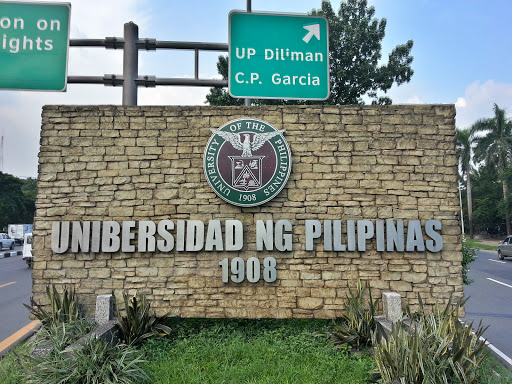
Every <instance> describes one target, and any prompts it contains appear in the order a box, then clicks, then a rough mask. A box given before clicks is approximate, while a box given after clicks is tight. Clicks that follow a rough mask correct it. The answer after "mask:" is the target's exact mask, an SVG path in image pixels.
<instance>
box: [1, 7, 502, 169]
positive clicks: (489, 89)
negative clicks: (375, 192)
mask: <svg viewBox="0 0 512 384" xmlns="http://www.w3.org/2000/svg"><path fill="white" fill-rule="evenodd" d="M32 1H33V2H38V1H37V0H32ZM0 2H1V0H0ZM70 3H71V31H70V38H71V39H74V38H88V39H102V38H105V37H106V36H116V37H122V35H123V25H124V23H127V22H129V21H133V22H134V23H136V24H137V25H138V26H139V37H140V38H153V39H157V40H171V41H201V42H215V43H227V42H228V14H229V12H230V11H231V10H234V9H239V10H244V9H246V0H215V1H212V0H186V1H184V0H179V1H178V0H71V1H70ZM331 4H332V6H333V8H334V9H335V11H337V10H338V9H339V5H340V0H331ZM369 5H371V6H374V7H375V10H376V17H378V18H386V19H387V27H386V37H385V38H384V40H383V50H382V55H383V62H386V59H387V56H388V54H389V53H390V52H391V50H392V49H393V48H394V47H395V46H396V45H398V44H404V43H405V42H407V40H413V41H414V47H413V49H412V52H411V54H412V56H413V57H414V61H413V63H412V68H413V70H414V75H413V76H412V79H411V81H410V82H409V83H407V84H404V85H401V86H399V87H396V86H394V87H393V88H392V89H391V90H390V91H389V92H388V94H387V95H388V96H389V97H391V98H392V99H393V103H394V104H411V103H412V104H455V106H456V110H457V116H456V126H457V128H467V127H469V126H471V124H473V123H474V122H475V121H476V120H478V119H480V118H488V117H492V116H493V105H494V103H496V104H497V105H498V106H499V107H500V108H504V109H505V111H506V113H507V116H508V117H512V70H511V68H512V49H511V48H512V47H511V41H512V40H511V37H512V23H511V22H510V16H511V15H512V2H511V1H509V0H486V1H482V0H449V1H446V0H370V1H369ZM320 6H321V0H252V10H253V11H268V12H291V13H308V12H309V11H311V10H312V9H313V8H320ZM0 16H1V15H0ZM1 34H2V31H1V30H0V35H1ZM255 34H257V31H255ZM0 37H1V36H0ZM219 54H222V53H221V52H203V53H201V54H200V58H199V77H200V78H213V77H215V76H218V74H217V70H216V61H217V57H218V55H219ZM0 70H1V64H0ZM121 73H122V51H120V50H106V49H104V48H76V47H71V48H70V49H69V62H68V75H71V76H78V75H90V76H103V75H104V74H119V75H120V74H121ZM139 75H153V76H157V77H193V76H194V55H193V53H192V52H190V51H182V50H179V51H178V50H157V51H152V52H146V51H140V54H139ZM208 91H209V88H206V87H157V88H148V89H145V88H139V91H138V104H139V105H205V96H206V94H207V93H208ZM121 102H122V90H121V88H120V87H116V88H113V87H105V86H103V85H83V84H69V85H68V87H67V91H66V92H34V91H6V90H0V136H1V135H3V137H4V147H3V149H4V153H3V169H0V171H3V172H5V173H9V174H12V175H15V176H18V177H37V167H38V163H37V155H38V151H39V138H40V128H41V111H42V106H43V105H46V104H51V105H55V104H71V105H97V104H109V105H112V104H114V105H120V104H121Z"/></svg>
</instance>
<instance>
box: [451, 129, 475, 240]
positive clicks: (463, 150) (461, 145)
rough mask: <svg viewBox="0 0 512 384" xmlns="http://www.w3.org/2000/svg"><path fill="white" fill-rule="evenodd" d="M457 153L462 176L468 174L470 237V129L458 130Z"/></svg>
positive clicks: (471, 211) (471, 221) (471, 217)
mask: <svg viewBox="0 0 512 384" xmlns="http://www.w3.org/2000/svg"><path fill="white" fill-rule="evenodd" d="M455 138H456V139H457V154H458V156H459V162H460V167H461V171H462V177H464V176H466V189H467V194H468V218H469V238H470V239H472V238H473V196H472V194H471V170H472V167H471V145H472V144H473V135H472V134H471V131H470V130H469V129H464V130H460V131H459V130H456V131H455Z"/></svg>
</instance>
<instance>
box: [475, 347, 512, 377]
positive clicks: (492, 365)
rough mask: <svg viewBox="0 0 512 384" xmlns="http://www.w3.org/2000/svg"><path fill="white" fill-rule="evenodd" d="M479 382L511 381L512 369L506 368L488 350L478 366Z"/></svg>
mask: <svg viewBox="0 0 512 384" xmlns="http://www.w3.org/2000/svg"><path fill="white" fill-rule="evenodd" d="M480 369H481V371H480V373H481V375H482V377H481V379H480V384H505V383H512V371H511V370H508V369H507V368H505V367H504V366H503V364H501V363H500V362H499V361H498V359H497V358H495V357H494V356H493V355H492V354H491V353H490V352H489V351H487V355H486V356H485V358H484V360H483V362H482V365H481V366H480Z"/></svg>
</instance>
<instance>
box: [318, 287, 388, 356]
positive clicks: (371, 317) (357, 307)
mask: <svg viewBox="0 0 512 384" xmlns="http://www.w3.org/2000/svg"><path fill="white" fill-rule="evenodd" d="M348 291H349V294H348V295H347V303H346V304H345V311H346V314H344V315H343V317H342V318H340V319H337V320H336V321H335V322H334V324H333V325H332V326H331V328H330V332H328V333H327V334H325V335H326V336H327V337H328V338H329V339H330V340H331V342H332V343H333V344H334V346H335V347H336V348H343V347H344V346H347V345H348V346H350V347H351V348H353V349H356V350H359V349H361V347H369V346H371V345H372V334H373V333H374V332H375V331H376V330H377V329H378V328H380V327H381V325H380V324H379V323H378V322H376V321H375V315H376V313H377V308H378V306H379V299H376V300H373V297H372V291H371V288H370V287H369V286H368V284H366V286H364V287H363V285H362V283H361V281H360V280H358V281H357V287H356V291H355V292H353V291H352V289H350V288H349V290H348ZM366 292H368V296H369V298H368V301H367V302H366V300H365V294H366Z"/></svg>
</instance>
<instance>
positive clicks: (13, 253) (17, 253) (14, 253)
mask: <svg viewBox="0 0 512 384" xmlns="http://www.w3.org/2000/svg"><path fill="white" fill-rule="evenodd" d="M21 255H23V251H11V252H4V253H0V259H4V258H6V257H13V256H21Z"/></svg>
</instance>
